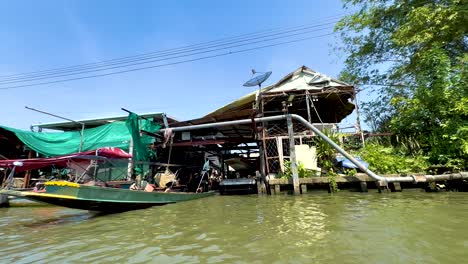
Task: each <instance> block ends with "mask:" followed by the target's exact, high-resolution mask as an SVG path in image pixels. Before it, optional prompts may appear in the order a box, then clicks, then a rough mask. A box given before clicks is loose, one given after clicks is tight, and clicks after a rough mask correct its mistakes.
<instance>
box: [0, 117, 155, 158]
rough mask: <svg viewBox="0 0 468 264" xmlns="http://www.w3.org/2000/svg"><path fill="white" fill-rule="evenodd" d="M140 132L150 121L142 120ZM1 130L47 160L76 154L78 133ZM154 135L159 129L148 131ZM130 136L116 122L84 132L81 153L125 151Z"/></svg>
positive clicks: (6, 128) (145, 142)
mask: <svg viewBox="0 0 468 264" xmlns="http://www.w3.org/2000/svg"><path fill="white" fill-rule="evenodd" d="M140 122H141V123H142V127H143V128H147V129H148V126H149V125H148V124H146V123H152V122H150V121H146V120H142V121H140ZM0 128H3V129H5V130H8V131H11V132H13V133H14V134H15V135H16V136H17V137H18V139H19V140H21V141H22V142H23V143H24V144H25V145H26V146H28V147H29V148H31V149H32V150H34V151H36V152H38V153H40V154H42V155H44V156H47V157H51V156H62V155H68V154H72V153H77V152H79V148H80V132H78V131H73V132H57V133H46V132H41V133H39V132H31V131H23V130H19V129H15V128H11V127H5V126H0ZM148 130H149V131H151V132H153V133H154V132H157V130H159V126H154V125H153V128H152V129H151V130H150V129H148ZM130 139H131V134H130V131H129V128H127V126H126V123H125V122H122V121H117V122H113V123H109V124H107V125H103V126H99V127H95V128H90V129H85V131H84V137H83V148H82V151H88V150H95V149H98V148H102V147H117V148H121V149H123V150H125V151H128V147H129V143H130ZM150 143H151V142H148V140H143V144H150Z"/></svg>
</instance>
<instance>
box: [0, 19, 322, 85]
mask: <svg viewBox="0 0 468 264" xmlns="http://www.w3.org/2000/svg"><path fill="white" fill-rule="evenodd" d="M330 29H331V28H329V27H323V28H317V29H311V30H306V31H300V32H297V33H290V34H285V33H280V36H277V37H270V36H268V37H270V38H265V37H261V38H260V40H257V41H251V40H252V39H249V41H248V42H245V43H243V42H244V41H241V44H235V43H239V42H234V43H228V45H226V44H222V45H215V46H211V47H208V48H210V49H207V48H201V49H195V50H192V51H190V52H181V53H172V54H168V55H163V56H154V57H150V58H146V59H144V60H141V59H137V60H136V61H127V62H125V63H124V64H123V65H122V63H117V65H115V66H114V65H113V64H109V65H106V66H105V67H104V66H101V67H99V68H98V69H80V70H75V71H70V72H61V73H53V74H45V75H40V76H35V77H27V78H24V77H23V78H19V79H16V80H10V81H0V85H5V84H12V83H21V82H31V81H37V80H44V79H50V78H58V77H66V76H72V75H78V74H84V73H90V72H98V71H107V70H112V69H118V68H123V67H129V66H136V65H141V64H148V63H154V62H159V61H164V60H171V59H177V58H181V57H188V56H194V55H199V54H204V53H210V52H215V51H219V50H225V49H231V48H236V47H241V46H247V45H253V44H257V43H261V42H269V41H273V40H277V39H283V38H290V37H294V36H298V35H305V34H309V33H315V32H318V31H323V30H330ZM293 32H296V30H295V31H293ZM287 33H289V32H287ZM275 35H278V34H274V35H271V36H275ZM253 39H258V38H253ZM229 44H230V45H229ZM218 46H220V47H218ZM197 50H200V51H197Z"/></svg>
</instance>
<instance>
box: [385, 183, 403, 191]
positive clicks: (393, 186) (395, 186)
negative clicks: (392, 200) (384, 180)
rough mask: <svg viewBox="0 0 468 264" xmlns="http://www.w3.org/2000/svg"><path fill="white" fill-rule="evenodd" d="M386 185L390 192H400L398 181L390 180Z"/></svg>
mask: <svg viewBox="0 0 468 264" xmlns="http://www.w3.org/2000/svg"><path fill="white" fill-rule="evenodd" d="M388 185H389V187H390V190H391V191H392V192H401V185H400V183H399V182H391V183H389V184H388Z"/></svg>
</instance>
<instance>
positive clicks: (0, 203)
mask: <svg viewBox="0 0 468 264" xmlns="http://www.w3.org/2000/svg"><path fill="white" fill-rule="evenodd" d="M2 207H10V201H9V200H8V195H7V194H0V208H2Z"/></svg>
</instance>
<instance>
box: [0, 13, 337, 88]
mask: <svg viewBox="0 0 468 264" xmlns="http://www.w3.org/2000/svg"><path fill="white" fill-rule="evenodd" d="M339 18H340V17H339V16H338V15H335V16H331V17H329V18H325V19H323V20H322V21H327V20H330V19H332V20H333V21H331V22H329V23H324V24H306V25H300V26H294V27H289V28H285V29H269V30H263V31H258V32H253V33H248V34H242V35H238V36H234V37H228V38H222V39H218V40H214V41H208V42H203V43H198V44H192V45H188V46H183V47H179V48H173V49H167V50H162V51H156V52H150V53H144V54H139V55H134V56H127V57H123V58H117V59H111V60H105V61H100V62H94V63H87V64H81V65H75V66H69V67H62V68H55V69H49V70H41V71H33V72H27V73H19V74H11V75H2V76H0V79H1V80H2V81H9V80H17V79H22V78H29V77H38V76H42V75H44V74H54V73H60V72H63V71H74V70H81V69H88V68H94V67H96V68H99V67H104V66H106V65H108V64H112V65H114V64H118V63H126V62H129V61H130V62H132V61H134V60H140V59H141V60H144V59H151V58H153V56H155V55H160V56H164V55H172V54H175V53H177V52H190V51H193V50H194V49H196V50H199V49H201V48H209V47H212V46H213V45H214V44H217V45H216V46H220V45H223V44H230V43H231V42H232V41H248V40H251V39H252V37H253V36H257V37H256V38H261V37H268V36H270V35H271V34H274V35H278V34H284V33H288V32H290V31H299V30H305V29H309V28H313V27H318V26H321V25H328V24H331V23H335V22H336V21H335V20H336V19H339ZM275 32H276V33H275ZM249 38H250V39H249ZM256 38H253V39H256ZM226 41H231V42H228V43H226ZM210 45H211V46H210Z"/></svg>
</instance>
